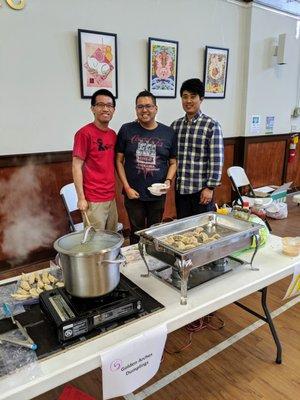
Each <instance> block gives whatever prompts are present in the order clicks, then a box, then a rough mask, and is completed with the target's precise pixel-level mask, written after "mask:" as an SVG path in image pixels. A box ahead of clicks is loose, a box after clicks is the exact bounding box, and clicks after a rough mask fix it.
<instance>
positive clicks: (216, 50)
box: [203, 46, 229, 99]
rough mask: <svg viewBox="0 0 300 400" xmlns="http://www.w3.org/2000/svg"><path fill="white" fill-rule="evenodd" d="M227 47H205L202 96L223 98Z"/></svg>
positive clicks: (227, 54) (227, 55)
mask: <svg viewBox="0 0 300 400" xmlns="http://www.w3.org/2000/svg"><path fill="white" fill-rule="evenodd" d="M228 57H229V49H223V48H220V47H209V46H206V47H205V65H204V79H203V81H204V87H205V92H204V97H205V98H210V99H224V97H225V93H226V80H227V67H228Z"/></svg>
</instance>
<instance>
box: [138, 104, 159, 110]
mask: <svg viewBox="0 0 300 400" xmlns="http://www.w3.org/2000/svg"><path fill="white" fill-rule="evenodd" d="M154 107H155V105H153V104H145V105H143V104H138V105H137V106H136V109H137V110H143V109H144V108H145V109H146V110H152V109H153V108H154Z"/></svg>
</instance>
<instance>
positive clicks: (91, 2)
mask: <svg viewBox="0 0 300 400" xmlns="http://www.w3.org/2000/svg"><path fill="white" fill-rule="evenodd" d="M256 14H257V17H256ZM256 14H255V16H254V17H255V18H259V15H260V12H258V11H257V12H256ZM250 15H251V10H250V8H247V7H245V6H242V5H241V4H238V3H234V2H233V3H232V2H231V3H230V2H227V1H225V0H51V1H40V0H30V1H29V0H28V1H27V5H26V7H25V8H24V9H23V10H22V11H14V10H12V9H10V8H9V7H8V6H7V4H6V3H5V1H4V0H3V1H2V7H1V8H0V38H1V42H0V155H1V154H2V155H5V154H20V153H31V152H48V151H60V150H70V149H71V148H72V142H73V135H74V133H75V131H76V130H77V129H79V128H80V127H81V126H82V125H84V124H86V123H87V122H89V121H90V120H91V114H90V111H89V107H90V101H89V100H87V99H81V97H80V83H79V67H78V50H77V29H78V28H81V29H87V30H96V31H104V32H112V33H117V35H118V64H119V69H118V72H119V74H118V82H119V88H118V89H119V98H118V101H117V110H116V113H115V117H114V119H113V121H112V127H113V128H114V129H116V130H118V129H119V127H120V126H121V124H122V123H124V122H127V121H130V120H132V119H133V118H134V98H135V96H136V94H137V93H138V92H139V91H140V90H142V89H144V88H145V87H146V86H147V41H148V37H158V38H163V39H172V40H178V41H179V66H178V91H179V88H180V85H181V83H182V82H183V80H185V79H187V78H190V77H197V76H198V77H200V78H201V79H202V77H203V64H204V48H205V46H206V45H212V46H217V47H218V46H220V47H228V48H230V54H229V68H228V79H227V91H226V98H225V99H219V100H211V99H206V100H205V101H204V103H203V107H202V109H203V111H204V112H205V113H207V114H209V115H211V116H212V117H214V118H216V119H217V120H218V121H220V123H221V125H222V127H223V131H224V136H225V137H232V136H239V135H242V134H244V131H245V115H246V114H245V110H246V109H247V111H246V112H247V115H248V114H249V113H252V112H254V111H253V110H254V109H256V108H259V110H262V107H264V105H265V104H266V103H267V102H268V99H270V98H273V92H272V90H273V89H272V87H273V86H272V84H273V81H272V80H270V81H268V84H267V86H266V88H267V90H265V91H264V93H263V94H262V97H260V96H254V95H255V94H256V93H257V91H259V92H260V91H261V90H260V86H259V85H260V81H261V80H263V81H264V78H263V77H260V76H258V77H257V76H256V73H258V74H261V73H262V72H263V71H264V68H263V66H262V65H261V64H259V69H257V67H256V66H255V65H256V64H255V63H253V59H254V58H257V54H256V51H258V50H256V42H257V41H258V42H259V43H260V47H263V43H264V40H266V39H267V38H268V37H269V36H271V35H272V36H273V35H274V32H273V31H275V33H277V31H279V33H281V31H282V29H283V28H285V29H289V31H290V32H292V31H293V25H294V20H292V22H290V20H286V19H285V17H282V16H278V17H276V18H277V19H278V21H279V23H280V24H281V21H282V20H284V21H285V22H283V25H284V26H283V27H282V28H281V27H280V29H279V28H277V25H276V24H277V22H276V23H274V24H272V25H270V26H269V27H267V26H266V27H264V28H263V29H262V28H260V32H261V34H262V37H261V38H259V37H258V36H256V35H254V34H253V32H254V31H255V30H256V29H258V27H259V23H260V21H259V22H257V23H256V22H255V18H254V22H253V15H252V22H251V18H250ZM272 18H273V17H272ZM262 21H263V20H262ZM250 22H251V26H250ZM250 32H251V37H250ZM249 39H250V42H251V40H253V43H250V50H251V51H250V54H248V50H249ZM259 51H262V50H259ZM297 54H298V55H297V57H298V56H299V52H298V53H297ZM248 57H250V58H249V60H250V64H249V76H250V78H251V80H250V83H251V82H252V83H251V85H253V89H252V88H250V85H249V82H248V81H247V72H248ZM297 62H298V58H297ZM295 68H296V66H295ZM295 68H294V69H291V66H290V65H288V66H287V70H288V72H287V74H286V75H287V76H286V75H285V76H284V77H281V78H280V82H284V83H283V84H282V85H281V87H282V86H284V87H288V88H289V91H290V94H289V95H287V92H286V91H285V90H282V93H281V98H280V99H281V101H279V105H276V104H275V102H273V103H272V110H271V111H272V115H273V114H275V115H276V121H277V120H279V117H278V119H277V114H278V113H279V112H280V113H281V110H282V104H283V103H284V104H285V107H286V108H288V109H289V110H290V109H291V108H292V106H293V105H294V104H293V103H294V99H295V98H296V89H295V87H293V85H295V79H296V78H295V74H296V72H295ZM272 79H273V80H274V79H279V78H277V77H273V78H272ZM286 79H288V84H287V85H286V83H285V80H286ZM269 82H270V83H269ZM247 83H248V93H249V95H248V97H249V96H250V98H251V101H248V98H247V92H246V89H247ZM278 91H280V90H279V89H278ZM276 93H277V92H276ZM276 98H278V97H277V96H276ZM252 99H253V100H252ZM158 104H159V114H158V119H159V120H160V121H161V122H163V123H166V124H169V123H170V122H172V121H173V120H174V119H175V118H177V117H178V116H181V115H182V110H181V106H180V98H179V95H178V96H177V98H176V99H160V100H159V102H158ZM263 111H264V112H265V113H266V112H267V111H268V110H267V109H266V110H263ZM268 112H269V111H268ZM247 118H248V117H246V119H247ZM278 126H279V125H278ZM288 127H289V126H288V124H287V121H286V120H283V121H282V122H281V123H280V129H281V130H282V132H286V131H287V130H288Z"/></svg>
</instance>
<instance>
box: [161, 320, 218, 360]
mask: <svg viewBox="0 0 300 400" xmlns="http://www.w3.org/2000/svg"><path fill="white" fill-rule="evenodd" d="M224 326H225V322H224V321H223V320H222V319H221V318H220V317H218V316H217V315H216V314H209V315H206V316H205V317H203V318H199V319H196V320H195V321H193V322H191V323H190V324H188V325H186V326H185V330H186V331H187V332H188V340H187V343H186V344H184V345H183V346H182V347H180V348H179V349H177V350H174V351H170V350H168V349H167V348H166V347H165V352H166V353H167V354H178V353H181V352H182V351H183V350H185V349H187V348H188V347H189V346H190V345H191V344H192V341H193V335H194V333H196V332H200V331H201V330H203V329H209V330H213V331H217V330H219V329H222V328H224Z"/></svg>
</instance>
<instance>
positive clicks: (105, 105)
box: [94, 103, 115, 110]
mask: <svg viewBox="0 0 300 400" xmlns="http://www.w3.org/2000/svg"><path fill="white" fill-rule="evenodd" d="M94 107H97V108H102V109H104V108H105V107H107V108H108V109H109V110H112V109H113V108H115V107H114V105H113V104H111V103H108V104H106V103H96V104H95V106H94Z"/></svg>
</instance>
